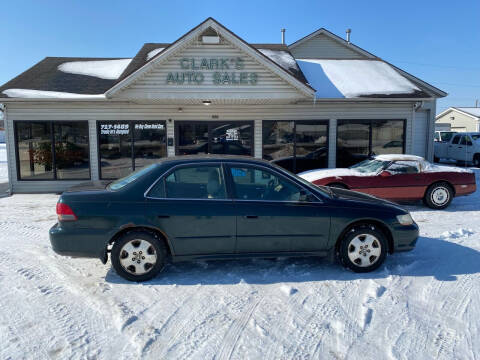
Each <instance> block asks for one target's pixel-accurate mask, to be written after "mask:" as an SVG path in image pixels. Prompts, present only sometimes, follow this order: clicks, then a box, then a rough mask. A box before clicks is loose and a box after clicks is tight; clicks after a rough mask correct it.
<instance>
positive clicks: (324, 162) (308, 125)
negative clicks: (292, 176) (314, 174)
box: [295, 121, 328, 173]
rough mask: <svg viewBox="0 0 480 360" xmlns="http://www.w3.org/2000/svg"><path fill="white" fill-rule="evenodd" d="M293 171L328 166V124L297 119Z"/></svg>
mask: <svg viewBox="0 0 480 360" xmlns="http://www.w3.org/2000/svg"><path fill="white" fill-rule="evenodd" d="M295 143H296V148H295V153H296V154H295V172H296V173H300V172H303V171H307V170H313V169H320V168H326V167H328V156H327V155H328V125H327V124H325V123H318V122H312V121H297V123H296V127H295Z"/></svg>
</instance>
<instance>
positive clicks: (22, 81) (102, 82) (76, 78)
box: [0, 57, 125, 98]
mask: <svg viewBox="0 0 480 360" xmlns="http://www.w3.org/2000/svg"><path fill="white" fill-rule="evenodd" d="M110 60H125V59H124V58H81V57H46V58H45V59H43V60H42V61H40V62H39V63H37V64H35V65H34V66H32V67H31V68H30V69H28V70H26V71H25V72H23V73H21V74H20V75H18V76H17V77H15V78H13V79H12V80H10V81H9V82H7V83H6V84H4V85H2V86H0V98H6V97H9V96H8V95H7V94H8V90H9V89H29V90H39V91H47V92H62V93H73V94H85V95H93V94H103V93H105V91H107V90H108V89H110V88H111V87H112V86H113V85H114V84H115V82H116V79H111V78H110V79H106V78H102V77H97V76H89V75H82V74H74V73H69V72H65V71H61V70H60V69H59V67H60V66H61V65H62V64H65V63H71V62H86V61H88V62H90V61H92V62H98V61H110ZM5 91H7V94H5ZM13 93H14V92H13ZM12 97H16V96H12Z"/></svg>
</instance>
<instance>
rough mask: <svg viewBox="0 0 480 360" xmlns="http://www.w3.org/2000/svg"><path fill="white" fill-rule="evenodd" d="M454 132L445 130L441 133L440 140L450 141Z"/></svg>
mask: <svg viewBox="0 0 480 360" xmlns="http://www.w3.org/2000/svg"><path fill="white" fill-rule="evenodd" d="M453 134H454V133H451V132H446V133H443V134H442V141H450V139H451V138H452V136H453Z"/></svg>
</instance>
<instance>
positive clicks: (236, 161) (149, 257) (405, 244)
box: [50, 156, 418, 281]
mask: <svg viewBox="0 0 480 360" xmlns="http://www.w3.org/2000/svg"><path fill="white" fill-rule="evenodd" d="M57 214H58V223H57V224H55V225H54V226H53V227H52V228H51V229H50V241H51V243H52V248H53V250H54V251H55V252H57V253H58V254H61V255H67V256H73V257H91V258H99V259H100V260H101V261H102V262H103V263H106V262H107V260H108V254H109V253H110V258H111V262H112V265H113V267H114V269H115V270H116V272H117V273H118V274H119V275H120V276H122V277H124V278H125V279H127V280H132V281H145V280H149V279H152V278H153V277H155V276H156V275H157V274H158V273H159V272H160V271H161V270H162V269H163V268H164V266H165V264H166V262H167V261H169V260H171V261H184V260H209V259H234V258H247V257H248V258H252V257H280V256H281V257H284V256H330V257H331V258H338V259H339V260H340V262H341V263H342V264H343V265H344V266H345V267H348V268H350V269H351V270H353V271H355V272H368V271H372V270H375V269H377V268H378V267H379V266H380V265H381V264H382V263H383V261H384V260H385V257H386V256H387V254H391V253H393V252H397V251H407V250H411V249H413V248H414V247H415V243H416V241H417V238H418V226H417V224H416V223H415V222H414V221H413V219H412V217H411V216H410V214H409V213H408V212H407V211H406V210H404V209H402V208H401V207H399V206H397V205H395V204H393V203H390V202H387V201H385V200H380V199H377V198H375V197H372V196H369V195H365V194H361V193H357V192H353V191H348V190H344V189H330V188H326V187H317V186H314V185H312V184H310V183H309V182H306V181H305V180H303V179H301V178H299V177H297V176H296V175H294V174H292V173H289V172H288V171H285V170H283V169H282V168H280V167H277V166H276V165H272V164H270V163H268V162H266V161H262V160H257V159H253V158H247V157H226V156H223V157H220V156H204V157H192V156H183V157H176V158H166V159H164V160H163V161H160V162H159V163H157V164H154V165H151V166H149V167H146V168H144V169H142V170H140V171H137V172H134V173H132V174H130V175H129V176H127V177H125V178H123V179H120V180H117V181H114V182H111V183H107V182H101V181H93V182H88V183H84V184H80V185H77V186H75V187H73V188H71V189H69V190H68V191H66V192H64V193H63V194H62V195H61V196H60V199H59V201H58V204H57Z"/></svg>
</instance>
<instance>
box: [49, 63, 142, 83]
mask: <svg viewBox="0 0 480 360" xmlns="http://www.w3.org/2000/svg"><path fill="white" fill-rule="evenodd" d="M131 60H132V59H118V60H95V61H71V62H66V63H63V64H60V65H59V66H58V70H60V71H63V72H65V73H69V74H77V75H88V76H94V77H98V78H101V79H108V80H116V79H118V78H119V77H120V75H121V74H122V73H123V71H124V70H125V68H126V67H127V66H128V64H129V63H130V61H131Z"/></svg>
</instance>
